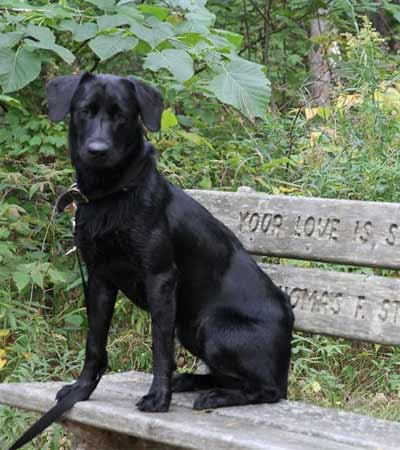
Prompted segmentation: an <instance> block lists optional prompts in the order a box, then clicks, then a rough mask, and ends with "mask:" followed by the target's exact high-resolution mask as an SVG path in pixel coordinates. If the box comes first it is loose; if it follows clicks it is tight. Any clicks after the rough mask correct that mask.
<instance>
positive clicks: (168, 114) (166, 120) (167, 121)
mask: <svg viewBox="0 0 400 450" xmlns="http://www.w3.org/2000/svg"><path fill="white" fill-rule="evenodd" d="M176 125H178V119H177V118H176V116H175V114H174V113H173V112H172V109H171V108H168V109H165V110H164V112H163V114H162V117H161V129H162V130H168V129H169V128H173V127H175V126H176Z"/></svg>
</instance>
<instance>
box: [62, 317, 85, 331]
mask: <svg viewBox="0 0 400 450" xmlns="http://www.w3.org/2000/svg"><path fill="white" fill-rule="evenodd" d="M64 320H65V323H66V324H67V325H69V326H70V327H73V328H80V326H81V325H82V323H83V318H82V316H80V315H78V314H72V315H69V316H66V317H65V319H64Z"/></svg>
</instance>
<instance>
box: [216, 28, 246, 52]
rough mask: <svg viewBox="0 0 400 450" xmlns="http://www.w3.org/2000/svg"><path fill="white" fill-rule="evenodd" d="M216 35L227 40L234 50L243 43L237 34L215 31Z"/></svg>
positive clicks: (240, 36) (241, 37)
mask: <svg viewBox="0 0 400 450" xmlns="http://www.w3.org/2000/svg"><path fill="white" fill-rule="evenodd" d="M215 32H216V33H218V34H220V35H222V36H223V37H224V38H225V39H227V40H228V41H229V42H230V43H231V44H233V45H234V46H235V47H236V48H239V47H240V46H241V45H242V42H243V36H242V35H240V34H237V33H233V32H232V31H228V30H215Z"/></svg>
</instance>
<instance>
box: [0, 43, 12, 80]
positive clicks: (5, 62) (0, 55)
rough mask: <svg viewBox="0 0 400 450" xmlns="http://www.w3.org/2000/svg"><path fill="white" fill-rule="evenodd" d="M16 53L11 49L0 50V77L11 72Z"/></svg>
mask: <svg viewBox="0 0 400 450" xmlns="http://www.w3.org/2000/svg"><path fill="white" fill-rule="evenodd" d="M14 55H15V51H14V50H12V49H11V48H4V49H1V48H0V75H2V74H4V73H7V72H8V71H9V70H10V65H11V63H12V61H13V59H14Z"/></svg>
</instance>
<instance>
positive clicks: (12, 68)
mask: <svg viewBox="0 0 400 450" xmlns="http://www.w3.org/2000/svg"><path fill="white" fill-rule="evenodd" d="M5 69H6V70H5ZM40 69H41V60H40V58H39V57H38V56H37V55H36V54H34V53H31V52H30V51H28V50H27V49H26V48H25V47H24V46H23V47H20V48H19V49H18V50H17V51H16V52H14V51H13V50H11V53H10V49H0V84H1V86H2V88H3V92H4V93H8V92H13V91H17V90H18V89H21V88H23V87H24V86H26V85H27V84H28V83H30V82H31V81H33V80H34V79H35V78H37V77H38V76H39V74H40Z"/></svg>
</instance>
